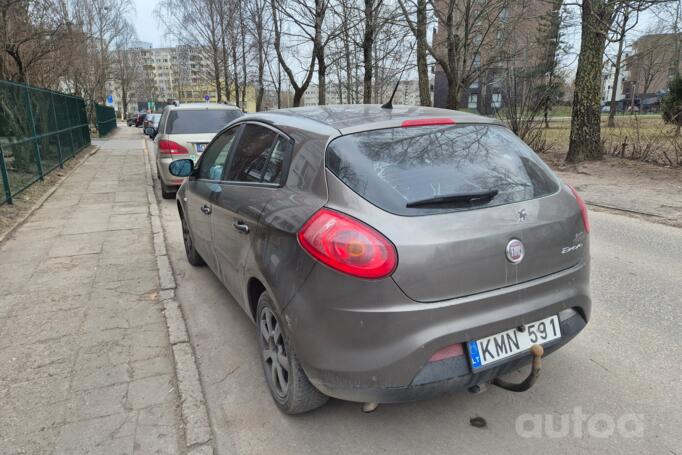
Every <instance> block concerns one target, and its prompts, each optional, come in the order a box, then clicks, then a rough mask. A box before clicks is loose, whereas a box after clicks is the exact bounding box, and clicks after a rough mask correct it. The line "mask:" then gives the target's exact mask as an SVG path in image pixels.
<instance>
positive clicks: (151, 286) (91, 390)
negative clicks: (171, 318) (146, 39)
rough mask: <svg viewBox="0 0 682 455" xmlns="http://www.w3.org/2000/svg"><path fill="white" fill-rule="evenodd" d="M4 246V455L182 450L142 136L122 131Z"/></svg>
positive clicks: (0, 324) (0, 409)
mask: <svg viewBox="0 0 682 455" xmlns="http://www.w3.org/2000/svg"><path fill="white" fill-rule="evenodd" d="M111 136H112V137H111V139H109V140H106V141H102V143H101V144H102V147H101V149H100V150H99V151H98V152H97V153H96V154H94V155H93V156H91V157H90V158H88V159H87V160H86V161H85V162H84V163H83V164H82V165H81V166H80V167H79V168H78V169H76V171H75V172H74V173H73V174H71V175H70V176H69V177H68V178H67V179H66V180H65V181H64V183H63V184H62V185H61V186H60V187H59V188H58V189H57V191H56V192H55V193H54V194H53V195H52V196H51V197H50V198H49V199H48V200H47V201H46V202H45V204H44V205H43V206H42V207H41V208H40V209H38V210H37V211H36V212H35V213H34V214H33V215H32V216H31V217H30V218H29V219H28V220H27V222H26V223H25V224H24V225H23V226H21V227H20V228H19V229H18V230H17V231H16V232H15V233H14V235H13V236H12V238H10V239H9V240H7V241H6V242H5V243H4V244H3V245H1V246H0V453H1V454H14V453H21V454H24V453H41V454H42V453H52V454H71V455H72V454H79V453H88V454H91V453H102V454H137V453H139V454H154V453H163V454H172V453H179V452H180V450H179V447H183V446H184V444H183V443H182V438H183V435H182V433H181V430H180V428H181V427H180V417H179V415H180V411H179V401H178V394H177V391H176V385H175V376H174V372H173V371H174V369H173V364H172V358H173V357H172V352H171V347H170V344H169V341H168V334H167V330H166V325H165V321H164V316H163V313H162V309H163V307H162V304H161V303H160V300H159V278H158V270H157V263H156V258H155V255H154V246H153V240H152V227H151V221H150V212H149V203H148V200H147V192H146V184H145V157H144V155H143V152H142V148H141V134H140V130H139V129H136V128H119V130H117V131H116V132H114V133H112V135H111Z"/></svg>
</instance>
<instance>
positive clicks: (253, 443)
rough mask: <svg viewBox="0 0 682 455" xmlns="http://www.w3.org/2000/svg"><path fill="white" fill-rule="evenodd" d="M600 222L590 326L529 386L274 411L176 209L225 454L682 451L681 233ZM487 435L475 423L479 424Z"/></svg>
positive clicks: (172, 244)
mask: <svg viewBox="0 0 682 455" xmlns="http://www.w3.org/2000/svg"><path fill="white" fill-rule="evenodd" d="M590 217H591V223H592V234H591V237H592V245H591V246H592V250H591V254H592V295H593V313H592V320H591V322H590V324H589V325H588V327H587V328H586V329H585V331H583V333H582V334H581V335H580V336H579V337H577V338H576V339H575V340H573V341H572V342H571V343H569V344H568V345H567V346H566V347H565V348H563V349H562V350H560V351H558V352H557V353H555V354H553V355H552V356H550V357H548V358H547V359H545V360H544V363H543V372H542V376H541V378H540V380H539V381H538V383H537V384H536V385H535V386H534V388H532V389H531V390H530V391H528V392H525V393H520V394H518V393H517V394H515V393H511V392H506V391H503V390H501V389H497V388H495V387H491V388H489V389H488V390H487V391H486V392H485V393H482V394H477V395H471V394H469V393H466V392H464V393H453V394H449V395H445V396H442V397H441V398H438V399H434V400H431V401H425V402H417V403H409V404H400V405H383V406H380V407H379V409H378V410H377V411H375V412H374V413H372V414H363V413H362V412H361V411H360V405H359V404H357V403H348V402H342V401H338V400H331V401H330V402H329V403H328V404H327V405H326V406H325V407H324V408H322V409H320V410H318V411H315V412H312V413H309V414H306V415H302V416H298V417H288V416H285V415H283V414H282V413H280V412H279V411H278V409H277V408H276V406H275V405H274V403H273V402H272V399H271V398H270V395H269V393H268V391H267V389H266V384H265V380H264V378H263V375H262V370H261V367H260V364H259V361H258V352H257V341H256V335H255V327H254V326H253V325H252V323H251V322H250V321H249V319H248V317H247V316H246V314H244V313H243V312H242V310H241V309H240V308H239V307H238V305H237V304H236V303H235V301H234V300H233V298H232V297H231V296H230V295H229V293H228V292H227V291H226V290H225V289H224V287H223V286H222V285H221V283H220V282H219V281H218V279H217V278H216V277H215V276H214V275H213V274H212V273H211V271H210V270H209V269H207V268H195V267H192V266H190V265H189V264H188V263H187V261H186V259H185V254H184V250H183V246H182V237H181V230H180V223H179V219H178V215H177V209H176V206H175V202H174V201H163V204H162V221H163V225H164V229H165V230H166V239H167V242H168V243H169V245H168V249H169V254H170V256H171V262H172V265H173V268H174V270H175V273H176V279H177V285H178V289H177V296H178V300H179V301H180V303H181V305H182V308H183V311H184V314H185V317H186V319H187V324H188V328H189V331H190V337H191V339H192V343H193V346H194V348H195V351H196V354H197V357H198V363H199V370H200V374H201V379H202V383H203V385H204V389H205V393H206V399H207V402H208V410H209V417H210V419H211V425H212V427H213V430H214V435H215V439H216V441H215V442H216V449H217V453H218V454H232V453H238V454H250V453H278V454H288V453H292V454H293V453H295V454H305V453H310V454H319V453H353V454H361V453H390V454H400V453H405V454H413V453H424V454H425V453H460V454H461V453H472V454H473V453H475V454H488V453H524V454H527V453H542V454H545V453H618V454H622V453H652V454H653V453H656V454H682V431H681V430H680V429H681V428H682V407H681V405H680V403H682V379H681V378H682V366H681V365H682V342H681V341H680V334H681V330H680V329H681V328H682V327H681V326H682V230H680V229H676V228H672V227H667V226H663V225H658V224H653V223H649V222H647V221H642V220H638V219H634V218H630V217H626V216H621V215H617V214H612V213H606V212H595V211H591V213H590ZM476 416H480V417H483V418H485V420H486V421H487V427H486V428H475V427H472V426H471V425H470V424H469V419H470V418H471V417H476Z"/></svg>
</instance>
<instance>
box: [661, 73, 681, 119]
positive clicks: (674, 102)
mask: <svg viewBox="0 0 682 455" xmlns="http://www.w3.org/2000/svg"><path fill="white" fill-rule="evenodd" d="M661 110H662V111H663V121H665V123H671V124H673V125H677V126H678V127H679V126H682V78H681V77H680V75H679V73H678V74H677V75H675V77H674V78H672V79H671V80H670V82H668V94H667V95H665V96H664V97H663V100H662V102H661Z"/></svg>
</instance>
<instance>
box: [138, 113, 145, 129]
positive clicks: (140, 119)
mask: <svg viewBox="0 0 682 455" xmlns="http://www.w3.org/2000/svg"><path fill="white" fill-rule="evenodd" d="M145 118H147V113H146V112H141V113H139V114H137V117H136V118H135V127H137V128H142V125H144V119H145Z"/></svg>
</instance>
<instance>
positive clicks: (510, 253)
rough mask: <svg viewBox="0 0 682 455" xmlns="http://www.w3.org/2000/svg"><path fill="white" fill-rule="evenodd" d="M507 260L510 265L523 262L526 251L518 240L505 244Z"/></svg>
mask: <svg viewBox="0 0 682 455" xmlns="http://www.w3.org/2000/svg"><path fill="white" fill-rule="evenodd" d="M506 251H507V259H508V260H509V262H511V263H512V264H518V263H519V262H521V261H522V260H523V256H524V254H526V249H525V248H524V247H523V243H521V240H519V239H511V240H510V241H509V243H507V250H506Z"/></svg>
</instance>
